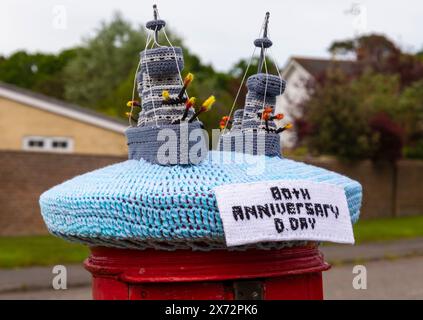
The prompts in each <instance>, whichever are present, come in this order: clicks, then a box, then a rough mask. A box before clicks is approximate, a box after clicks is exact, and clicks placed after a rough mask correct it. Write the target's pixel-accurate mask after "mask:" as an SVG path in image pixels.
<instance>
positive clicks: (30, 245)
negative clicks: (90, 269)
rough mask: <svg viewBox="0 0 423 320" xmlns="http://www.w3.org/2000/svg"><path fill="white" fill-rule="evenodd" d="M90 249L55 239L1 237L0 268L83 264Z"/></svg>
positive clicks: (47, 236) (47, 237)
mask: <svg viewBox="0 0 423 320" xmlns="http://www.w3.org/2000/svg"><path fill="white" fill-rule="evenodd" d="M87 256H88V248H87V247H85V246H83V245H80V244H73V243H69V242H66V241H64V240H61V239H59V238H56V237H53V236H51V235H46V236H25V237H0V268H15V267H28V266H46V265H54V264H64V263H81V262H82V261H83V260H84V259H85V258H86V257H87Z"/></svg>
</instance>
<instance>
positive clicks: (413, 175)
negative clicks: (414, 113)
mask: <svg viewBox="0 0 423 320" xmlns="http://www.w3.org/2000/svg"><path fill="white" fill-rule="evenodd" d="M125 159H126V158H124V157H111V156H89V155H74V154H49V153H32V152H18V151H17V152H11V151H0V236H7V235H26V234H44V233H46V232H47V230H46V228H45V226H44V223H43V221H42V218H41V215H40V209H39V205H38V198H39V196H40V194H41V193H42V192H43V191H45V190H47V189H49V188H50V187H52V186H54V185H56V184H58V183H61V182H63V181H65V180H67V179H69V178H72V177H74V176H75V175H78V174H82V173H84V172H88V171H91V170H94V169H97V168H100V167H103V166H106V165H109V164H112V163H116V162H120V161H124V160H125ZM306 162H308V163H311V164H314V165H318V166H321V167H325V168H328V169H330V170H333V171H337V172H339V173H343V174H345V175H347V176H349V177H351V178H353V179H355V180H358V181H360V183H361V184H362V185H363V188H364V201H363V209H362V215H361V218H376V217H392V216H405V215H418V214H423V197H422V192H421V190H423V161H409V160H407V161H406V160H404V161H400V162H399V163H398V164H397V166H396V168H394V167H392V166H390V165H387V164H384V165H382V164H374V163H372V162H370V161H362V162H358V163H354V164H352V163H350V164H345V163H340V162H339V161H336V160H334V159H308V160H307V161H306Z"/></svg>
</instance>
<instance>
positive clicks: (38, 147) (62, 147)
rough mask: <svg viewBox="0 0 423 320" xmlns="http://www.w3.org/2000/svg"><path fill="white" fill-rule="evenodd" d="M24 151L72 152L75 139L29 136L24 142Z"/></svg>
mask: <svg viewBox="0 0 423 320" xmlns="http://www.w3.org/2000/svg"><path fill="white" fill-rule="evenodd" d="M22 149H23V150H28V151H45V152H72V151H73V139H72V138H68V137H41V136H27V137H24V138H23V140H22Z"/></svg>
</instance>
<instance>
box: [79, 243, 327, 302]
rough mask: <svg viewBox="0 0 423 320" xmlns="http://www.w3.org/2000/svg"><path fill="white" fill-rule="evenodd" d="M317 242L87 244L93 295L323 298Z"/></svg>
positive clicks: (127, 297) (323, 264) (323, 265)
mask: <svg viewBox="0 0 423 320" xmlns="http://www.w3.org/2000/svg"><path fill="white" fill-rule="evenodd" d="M329 267H330V266H329V265H328V264H327V263H326V262H324V259H323V255H322V254H321V252H320V251H319V250H318V247H317V245H316V244H315V243H310V244H308V245H306V246H302V247H292V248H284V249H278V250H258V249H252V250H245V251H226V250H214V251H207V252H204V251H191V250H176V251H158V250H152V249H148V250H126V249H111V248H105V247H93V248H91V255H90V257H89V258H88V259H87V260H86V261H85V268H86V269H87V270H88V271H90V272H91V273H92V275H93V287H92V290H93V298H94V299H99V300H103V299H107V300H108V299H119V300H155V299H175V300H176V299H180V300H185V299H186V300H190V299H199V300H205V299H215V300H235V299H251V300H260V299H264V300H279V299H307V300H308V299H323V286H322V271H325V270H327V269H329Z"/></svg>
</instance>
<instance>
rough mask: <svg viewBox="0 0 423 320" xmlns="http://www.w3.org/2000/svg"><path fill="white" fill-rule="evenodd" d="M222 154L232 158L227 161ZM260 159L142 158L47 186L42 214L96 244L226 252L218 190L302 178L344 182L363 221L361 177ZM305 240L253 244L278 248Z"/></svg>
mask: <svg viewBox="0 0 423 320" xmlns="http://www.w3.org/2000/svg"><path fill="white" fill-rule="evenodd" d="M237 155H238V156H241V157H244V158H243V159H244V161H241V162H239V161H235V159H234V157H236V156H237ZM223 157H226V158H225V159H226V161H222V159H223ZM261 157H262V160H263V161H264V164H265V165H264V171H263V172H261V173H259V174H249V173H248V172H249V170H250V169H251V163H254V161H257V159H258V158H260V156H253V155H248V154H237V153H233V152H220V151H212V152H209V154H208V156H207V158H206V159H205V160H204V161H203V162H201V163H200V164H199V165H188V166H160V165H156V164H152V163H150V162H147V161H144V160H142V159H141V160H127V161H125V162H122V163H118V164H114V165H111V166H108V167H105V168H102V169H98V170H95V171H92V172H89V173H86V174H83V175H81V176H77V177H75V178H73V179H71V180H68V181H66V182H64V183H62V184H60V185H58V186H55V187H53V188H52V189H50V190H48V191H46V192H45V193H43V194H42V195H41V197H40V206H41V212H42V216H43V218H44V221H45V223H46V225H47V227H48V229H49V230H50V232H51V233H53V234H55V235H57V236H60V237H63V238H65V239H68V240H71V241H77V242H81V243H85V244H89V245H102V246H112V247H119V248H137V249H143V248H149V247H153V248H159V249H166V250H174V249H178V248H193V249H200V250H210V249H224V248H226V246H225V241H224V233H223V227H222V221H221V219H220V216H219V211H218V208H217V205H216V198H215V195H214V192H213V188H214V187H216V186H220V185H224V184H232V183H248V182H257V181H269V180H279V179H289V180H298V179H301V180H309V181H314V182H327V183H331V184H334V185H337V186H340V187H342V188H343V189H344V190H345V194H346V198H347V202H348V207H349V211H350V216H351V221H352V222H355V221H357V219H358V217H359V209H360V204H361V197H362V193H361V191H362V190H361V185H360V184H359V183H358V182H356V181H353V180H351V179H349V178H347V177H345V176H342V175H340V174H337V173H334V172H331V171H328V170H325V169H322V168H318V167H314V166H312V165H307V164H304V163H301V162H296V161H292V160H288V159H281V158H279V157H267V156H261ZM228 158H229V159H230V161H227V159H228ZM300 243H302V242H295V241H294V242H279V243H258V244H255V245H253V246H254V247H257V248H275V247H284V246H292V245H296V244H300ZM248 247H251V246H248ZM245 248H247V247H245V246H244V247H240V248H235V249H245Z"/></svg>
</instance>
